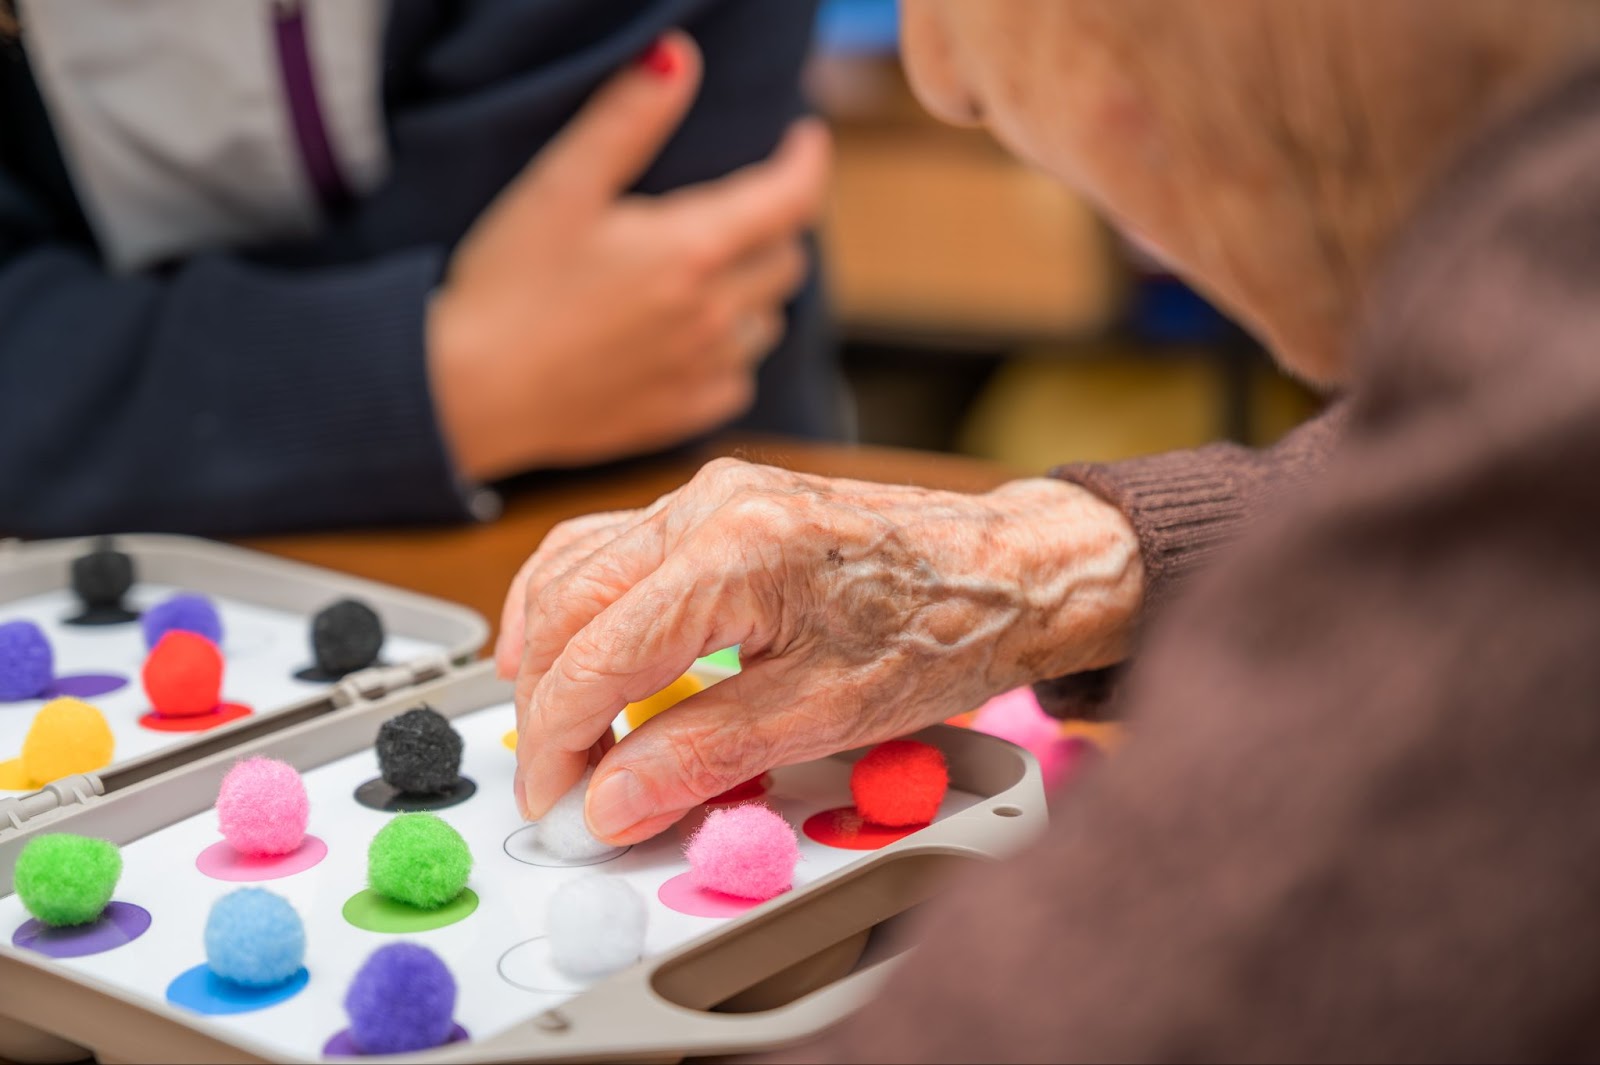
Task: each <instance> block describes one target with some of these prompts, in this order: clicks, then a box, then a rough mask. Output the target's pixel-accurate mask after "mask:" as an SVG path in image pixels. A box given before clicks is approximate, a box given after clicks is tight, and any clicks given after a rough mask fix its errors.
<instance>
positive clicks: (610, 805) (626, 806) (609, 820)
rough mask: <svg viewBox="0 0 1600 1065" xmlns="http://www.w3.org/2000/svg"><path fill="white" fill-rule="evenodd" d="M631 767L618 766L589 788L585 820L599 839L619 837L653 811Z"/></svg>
mask: <svg viewBox="0 0 1600 1065" xmlns="http://www.w3.org/2000/svg"><path fill="white" fill-rule="evenodd" d="M649 803H650V800H649V797H648V796H647V795H645V793H644V788H643V787H641V786H640V784H639V778H638V777H636V776H634V774H633V771H632V770H631V769H618V770H617V771H615V772H613V773H610V774H607V775H606V776H605V777H602V778H601V779H600V781H599V782H598V783H596V784H592V785H590V787H589V798H588V801H587V802H586V803H585V804H584V809H583V814H584V820H586V821H588V822H589V831H590V832H593V833H594V834H595V835H596V836H599V837H600V838H601V839H610V838H612V837H614V836H619V835H621V834H622V833H624V832H626V831H627V830H628V829H630V828H632V827H633V826H634V825H636V824H638V823H639V822H640V821H643V820H644V819H645V818H646V817H647V816H649V815H650V814H652V813H655V812H656V811H654V810H652V809H650V805H649Z"/></svg>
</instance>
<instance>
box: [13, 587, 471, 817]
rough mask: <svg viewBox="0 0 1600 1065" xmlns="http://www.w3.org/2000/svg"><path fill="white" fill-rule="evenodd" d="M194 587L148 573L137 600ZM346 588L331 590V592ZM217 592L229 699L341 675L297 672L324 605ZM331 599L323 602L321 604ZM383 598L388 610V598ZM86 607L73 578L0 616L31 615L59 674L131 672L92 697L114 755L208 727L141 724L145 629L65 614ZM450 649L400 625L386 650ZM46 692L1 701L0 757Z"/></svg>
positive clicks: (400, 655)
mask: <svg viewBox="0 0 1600 1065" xmlns="http://www.w3.org/2000/svg"><path fill="white" fill-rule="evenodd" d="M190 590H191V589H184V588H177V587H172V586H169V585H163V584H151V583H144V582H140V583H137V584H135V585H134V587H133V590H132V591H131V592H130V593H129V595H128V600H127V601H128V603H129V605H130V606H131V607H132V608H133V609H136V610H140V611H143V610H146V609H149V608H150V607H152V606H154V605H155V604H157V603H159V602H161V601H162V600H164V599H167V598H169V597H171V596H172V595H175V594H177V593H178V592H180V591H190ZM342 597H343V596H342V595H341V594H340V593H339V592H336V591H333V590H330V591H329V594H328V600H327V602H328V603H331V602H333V601H335V600H336V599H339V598H342ZM210 598H211V600H212V602H213V603H214V604H215V605H216V607H217V611H218V613H219V614H220V615H221V618H222V654H223V661H224V674H223V686H222V688H223V697H224V699H225V700H226V701H228V702H236V703H243V704H244V705H246V706H249V707H250V708H251V709H252V710H254V711H255V712H256V713H257V714H260V713H265V712H270V711H274V710H281V709H283V708H284V707H287V706H289V705H291V704H293V703H297V702H299V701H301V700H303V699H306V698H309V697H312V696H316V695H319V694H321V693H322V692H325V691H327V690H328V688H329V687H330V686H331V685H330V684H329V683H327V682H325V681H308V680H300V679H298V678H297V677H296V676H295V674H296V673H297V672H299V671H300V670H301V669H304V668H305V667H306V666H309V665H310V664H311V643H310V635H309V634H310V628H311V615H312V613H314V612H315V611H314V610H313V611H312V612H309V613H305V614H299V613H293V612H290V611H285V610H278V609H275V608H272V607H266V606H261V605H258V604H255V603H248V602H243V601H240V600H237V599H231V598H227V597H222V596H210ZM325 605H327V604H326V603H323V604H319V606H318V607H317V609H320V607H321V606H325ZM373 605H374V607H375V608H376V609H377V610H378V613H379V616H380V617H381V616H382V615H383V608H382V605H381V604H373ZM81 609H82V608H81V605H80V604H79V603H78V600H77V598H76V597H75V596H74V595H73V594H72V592H71V591H69V590H67V589H65V588H63V589H62V590H60V591H55V592H47V593H45V594H42V595H35V596H30V597H28V598H24V599H18V600H14V601H12V602H8V603H0V623H4V622H8V621H31V622H33V623H34V624H36V625H38V626H39V627H40V629H42V630H43V631H44V634H45V636H46V637H47V638H48V639H49V641H50V645H51V648H52V649H53V650H54V652H55V671H56V675H57V676H73V675H80V674H115V675H117V676H120V677H123V678H125V679H126V680H127V684H126V685H124V686H123V687H122V688H120V689H118V690H117V691H114V692H111V693H110V694H107V695H101V696H96V697H93V698H89V699H86V700H85V701H86V702H88V703H90V704H91V705H92V706H95V707H97V708H98V709H99V710H100V711H101V712H102V713H104V714H105V716H106V720H107V721H108V722H109V723H110V725H111V732H112V735H113V736H114V737H115V739H116V751H115V754H114V755H113V759H112V761H113V764H116V763H120V762H126V761H128V760H130V759H132V758H136V757H138V756H140V755H143V754H148V753H150V752H152V751H157V750H163V749H165V748H169V747H173V746H176V745H178V744H182V743H186V742H190V741H192V740H193V739H195V738H196V737H197V736H203V735H204V733H196V732H157V731H154V730H152V729H149V728H145V727H144V726H142V725H140V724H139V718H140V717H141V716H143V715H144V714H145V713H147V712H148V711H149V710H150V704H149V700H148V699H146V697H145V693H144V688H143V687H142V686H141V685H140V683H139V669H140V667H141V666H142V665H143V664H144V660H145V657H146V656H147V654H148V650H147V649H146V647H145V643H144V632H143V630H142V629H141V627H140V625H139V623H138V622H137V621H133V622H129V623H127V624H122V625H107V626H85V625H68V624H66V623H65V620H64V619H66V618H67V617H70V616H72V615H73V614H76V613H77V612H79V611H80V610H81ZM385 620H386V621H387V619H385ZM443 650H445V648H443V647H441V646H440V645H438V644H433V643H428V642H425V641H423V640H418V639H412V638H408V637H406V636H402V635H397V634H395V633H393V632H390V633H389V636H388V639H387V640H386V642H385V643H384V647H383V652H382V656H381V658H382V660H383V661H385V662H390V663H397V662H405V661H410V660H413V659H416V658H419V657H422V656H424V655H427V654H431V653H436V652H439V651H443ZM46 701H47V700H46V699H29V700H24V701H21V702H12V703H0V761H5V760H6V759H10V758H15V757H17V755H18V754H19V753H20V752H21V750H22V741H23V737H25V736H26V735H27V732H28V726H29V725H30V724H31V723H32V721H33V717H34V714H35V713H37V712H38V710H39V708H40V707H41V706H43V705H44V704H45V702H46ZM14 794H17V792H15V791H6V790H3V789H0V797H4V796H6V795H14Z"/></svg>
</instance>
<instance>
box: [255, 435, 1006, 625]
mask: <svg viewBox="0 0 1600 1065" xmlns="http://www.w3.org/2000/svg"><path fill="white" fill-rule="evenodd" d="M720 455H734V456H737V457H739V458H743V459H748V460H749V461H752V462H762V463H767V464H770V465H774V466H783V467H786V468H789V469H794V470H801V471H804V472H808V473H820V474H828V475H832V476H840V477H853V478H857V479H859V480H869V481H883V482H901V483H909V484H919V485H925V486H927V487H933V488H947V489H952V490H957V491H971V492H979V491H985V490H987V489H989V488H992V487H994V486H995V485H997V484H999V483H1000V482H1002V481H1004V480H1007V479H1009V478H1010V477H1012V476H1015V473H1014V471H1008V470H1005V469H1003V468H1001V467H998V466H995V465H992V464H989V463H985V462H979V461H976V460H973V459H964V458H957V457H954V456H950V455H934V454H925V453H922V452H915V451H894V450H889V449H885V448H851V447H840V446H829V445H820V444H808V443H797V442H791V441H779V440H766V439H759V438H749V437H745V438H731V439H728V440H724V441H720V442H718V443H716V444H714V445H712V446H709V447H707V448H705V449H703V450H702V451H699V452H697V453H695V454H694V455H691V456H685V457H680V458H677V459H672V460H656V461H651V462H641V463H636V464H631V465H629V466H628V467H627V468H625V469H621V470H617V471H608V472H604V473H599V474H595V475H592V476H580V475H573V476H570V477H563V478H559V479H556V480H555V482H554V483H552V484H548V485H542V486H540V487H539V488H538V489H536V490H521V491H512V492H510V493H508V495H507V497H506V508H505V513H504V514H503V515H502V516H501V517H500V518H499V519H498V520H497V521H494V522H490V523H487V524H483V525H469V526H450V527H447V528H421V529H386V530H376V531H374V530H360V531H352V532H338V533H316V534H311V535H304V536H279V537H270V538H261V539H254V540H249V541H246V542H245V546H247V547H253V548H256V549H258V550H261V551H266V552H268V553H270V554H275V555H281V556H283V557H285V558H293V559H298V560H300V561H303V562H310V563H313V564H315V565H319V566H326V567H328V568H330V569H336V570H341V571H343V572H346V573H354V574H356V575H358V576H361V577H367V578H370V579H372V580H378V581H382V582H384V583H385V584H392V585H397V586H399V587H401V588H409V589H412V590H413V591H418V592H422V593H424V594H427V595H433V596H438V597H439V598H441V599H449V600H452V601H454V602H457V603H461V604H463V605H465V606H468V607H470V608H472V609H473V610H476V611H477V612H478V613H479V614H482V615H483V616H484V617H485V618H487V619H489V621H490V623H491V624H492V625H494V627H495V628H496V629H498V627H499V626H498V622H499V617H500V607H501V603H502V601H503V599H504V597H505V592H506V586H507V585H508V584H509V583H510V581H511V577H512V576H513V575H514V574H515V573H516V571H517V567H518V566H520V565H521V564H522V562H523V560H524V559H526V558H527V557H528V555H529V554H530V553H531V552H532V551H533V549H534V548H535V547H536V546H537V545H538V543H539V541H540V540H541V539H543V537H544V535H545V533H547V532H549V531H550V529H551V527H552V526H554V525H556V524H557V523H559V522H561V521H564V520H566V519H567V518H572V517H576V516H578V515H580V514H590V513H593V512H595V511H600V510H620V509H625V508H629V507H639V506H644V505H646V504H649V503H651V502H653V501H654V500H655V499H656V498H657V497H659V496H661V495H662V494H664V493H666V492H669V491H671V490H672V489H674V488H676V487H678V486H679V485H681V484H683V483H684V482H685V481H687V480H688V479H689V478H690V477H692V476H694V472H695V470H697V469H699V467H700V466H701V464H702V463H704V462H706V461H707V460H709V459H711V458H714V457H717V456H720ZM492 640H493V637H492V636H491V641H492ZM491 645H492V644H491Z"/></svg>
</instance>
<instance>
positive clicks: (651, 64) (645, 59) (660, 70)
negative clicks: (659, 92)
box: [636, 37, 678, 78]
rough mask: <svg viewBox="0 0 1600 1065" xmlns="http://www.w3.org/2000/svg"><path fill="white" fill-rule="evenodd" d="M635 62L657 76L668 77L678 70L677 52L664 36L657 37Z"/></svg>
mask: <svg viewBox="0 0 1600 1065" xmlns="http://www.w3.org/2000/svg"><path fill="white" fill-rule="evenodd" d="M636 62H637V63H638V64H639V65H640V66H641V67H643V68H644V69H646V70H648V71H649V72H650V73H652V74H654V75H655V76H656V77H658V78H670V77H672V75H673V74H675V73H677V71H678V54H677V53H676V52H675V51H673V50H672V46H671V45H669V44H668V43H667V39H666V38H665V37H657V38H656V39H655V41H654V42H653V43H652V44H651V45H650V47H649V48H646V49H645V50H644V52H643V54H641V55H640V56H639V58H638V59H637V60H636Z"/></svg>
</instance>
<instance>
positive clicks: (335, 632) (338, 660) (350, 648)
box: [311, 599, 383, 677]
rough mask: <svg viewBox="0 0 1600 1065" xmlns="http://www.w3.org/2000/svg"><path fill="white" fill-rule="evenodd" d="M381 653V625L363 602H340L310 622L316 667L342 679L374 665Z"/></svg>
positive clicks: (375, 615) (327, 608) (343, 600)
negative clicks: (348, 674) (347, 674)
mask: <svg viewBox="0 0 1600 1065" xmlns="http://www.w3.org/2000/svg"><path fill="white" fill-rule="evenodd" d="M381 650H383V622H382V621H380V620H378V615H377V614H376V613H375V612H374V611H373V609H372V608H371V607H370V606H368V605H367V604H365V603H361V602H357V601H356V600H354V599H341V600H339V601H338V602H337V603H334V604H333V605H332V606H327V607H324V608H323V609H321V610H319V611H317V616H316V617H314V618H312V619H311V653H312V654H313V655H314V656H315V657H316V660H317V668H318V669H319V670H321V671H322V672H323V673H325V674H327V675H328V676H332V677H342V676H344V675H345V674H346V673H354V672H355V671H356V670H358V669H366V668H367V667H368V666H370V665H372V664H373V663H375V662H377V660H378V652H379V651H381Z"/></svg>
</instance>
